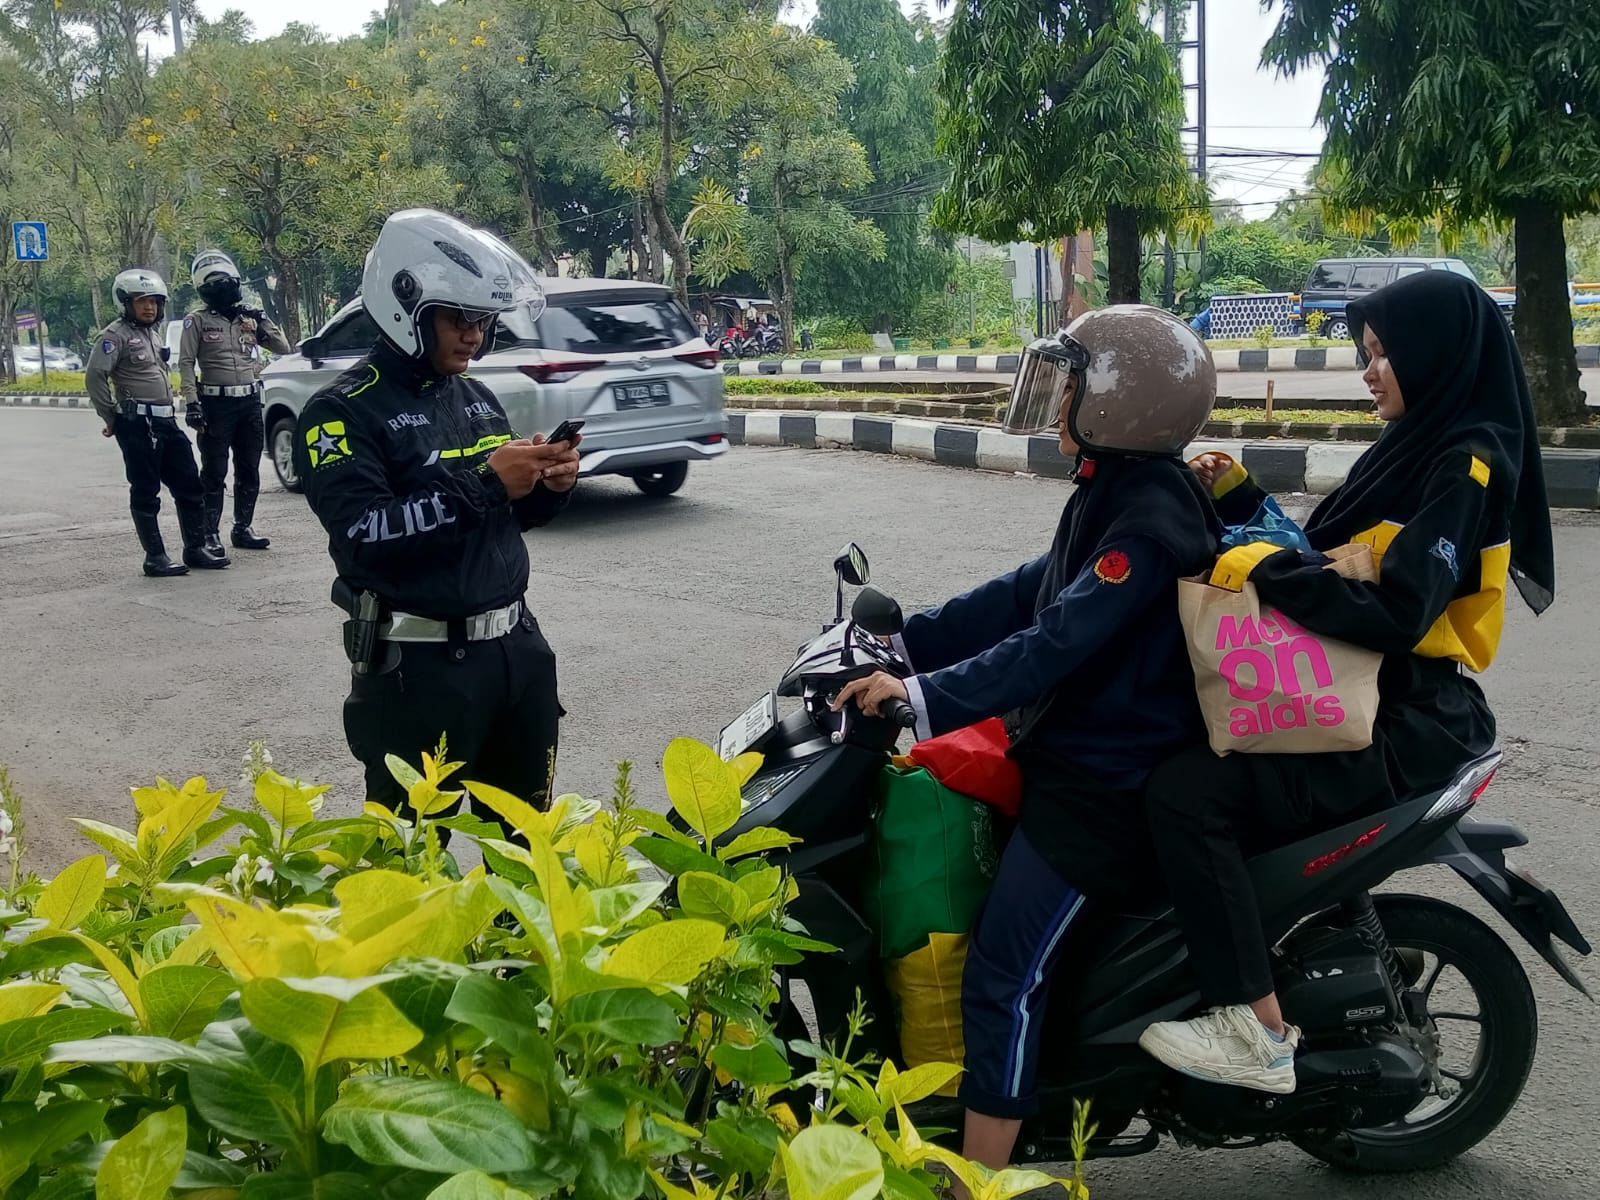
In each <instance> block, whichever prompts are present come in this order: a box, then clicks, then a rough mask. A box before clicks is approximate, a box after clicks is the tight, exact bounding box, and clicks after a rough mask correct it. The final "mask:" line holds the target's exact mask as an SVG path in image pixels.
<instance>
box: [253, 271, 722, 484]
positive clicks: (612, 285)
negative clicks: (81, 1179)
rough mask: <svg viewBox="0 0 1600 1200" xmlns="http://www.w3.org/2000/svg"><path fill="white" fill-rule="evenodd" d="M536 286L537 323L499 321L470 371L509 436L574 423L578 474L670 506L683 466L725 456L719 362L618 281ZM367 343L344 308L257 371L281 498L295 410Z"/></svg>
mask: <svg viewBox="0 0 1600 1200" xmlns="http://www.w3.org/2000/svg"><path fill="white" fill-rule="evenodd" d="M540 282H541V283H542V284H543V285H544V290H545V295H546V297H547V298H548V301H549V303H548V305H547V306H546V308H545V311H544V314H543V315H542V316H541V317H539V319H538V320H537V321H534V322H532V323H531V324H530V323H529V322H528V321H527V319H526V317H525V316H523V315H522V314H520V313H512V314H509V315H508V316H507V317H506V318H505V319H504V320H502V321H501V322H500V323H499V326H498V329H497V331H496V334H495V340H494V345H493V346H492V347H491V348H490V349H489V351H488V352H487V353H486V354H484V356H483V357H482V358H481V359H479V360H478V361H477V362H476V363H474V364H473V367H472V375H473V378H475V379H481V380H482V381H483V382H484V383H486V384H487V385H488V386H489V387H490V388H491V389H493V391H494V394H495V396H496V397H498V398H499V400H500V403H501V405H502V406H503V407H504V408H505V410H506V415H507V416H509V417H510V418H511V427H512V428H513V429H515V430H516V431H517V432H518V433H520V434H523V435H524V436H531V435H532V434H535V433H549V432H550V431H551V430H553V429H554V428H555V427H556V426H557V425H559V424H560V423H561V422H562V421H564V420H566V419H567V418H568V417H571V418H574V419H578V420H583V421H584V422H586V424H585V425H584V427H583V449H582V453H583V460H582V467H581V469H580V473H581V474H583V475H586V476H587V475H626V476H628V477H629V478H631V479H632V480H633V481H634V483H635V484H637V485H638V487H639V490H640V491H642V492H644V493H645V494H646V495H650V496H670V495H671V494H672V493H673V492H676V491H677V490H678V489H679V488H681V487H682V486H683V482H684V480H685V479H686V478H687V477H688V474H689V464H690V463H691V462H701V461H704V460H706V459H712V458H716V457H718V456H719V455H722V454H726V453H727V451H728V437H727V431H728V421H727V417H726V416H724V415H723V411H722V365H721V362H720V361H719V356H718V354H717V351H716V350H714V349H712V348H711V346H710V345H708V344H707V343H706V341H705V339H704V338H702V337H701V336H700V333H699V330H697V329H696V328H695V325H694V322H693V321H692V320H690V318H689V314H688V313H686V312H684V310H683V308H682V307H681V306H680V305H679V304H678V302H677V301H676V300H674V299H673V297H672V293H671V291H670V290H668V289H667V288H665V287H662V286H660V285H659V284H653V283H637V282H634V281H632V280H624V279H544V280H541V281H540ZM377 339H378V328H377V325H376V324H374V323H373V320H372V318H371V317H369V316H368V315H367V313H366V310H365V309H364V308H362V307H361V302H360V300H355V301H352V302H351V303H349V304H347V305H345V306H344V307H343V308H342V309H340V310H339V312H338V313H337V314H336V315H335V316H334V318H333V319H332V320H331V321H329V322H328V323H327V324H326V325H325V326H323V328H322V329H321V330H320V331H319V332H318V333H317V335H316V336H315V337H310V338H307V339H306V340H305V341H303V342H301V343H300V347H299V349H298V350H296V351H295V352H294V353H293V354H284V355H280V356H279V357H278V358H276V359H274V360H273V361H272V362H271V363H270V364H268V365H267V366H266V367H265V368H264V369H263V370H262V372H261V382H262V384H263V385H264V387H265V396H264V397H263V402H264V404H265V405H266V422H267V446H268V448H269V451H270V453H271V455H272V465H273V466H274V467H275V468H276V469H277V472H278V480H279V482H280V483H282V484H283V486H284V487H286V488H288V489H289V490H290V491H291V492H297V491H299V490H300V480H299V478H298V477H297V476H296V475H295V470H294V458H293V454H292V451H293V448H294V427H295V420H296V419H297V418H298V417H299V415H300V410H301V409H302V408H303V407H305V404H306V401H308V400H310V399H311V397H312V395H314V394H315V393H316V392H317V391H318V390H319V389H321V388H323V387H325V386H327V385H328V384H329V383H331V382H332V381H333V380H334V379H335V378H337V377H338V376H339V375H340V374H341V373H342V372H344V371H346V370H348V369H349V368H350V367H351V366H352V365H354V363H355V362H356V361H357V360H358V359H360V358H361V356H362V355H364V354H366V352H367V351H368V350H370V349H371V348H372V345H373V343H374V342H376V341H377Z"/></svg>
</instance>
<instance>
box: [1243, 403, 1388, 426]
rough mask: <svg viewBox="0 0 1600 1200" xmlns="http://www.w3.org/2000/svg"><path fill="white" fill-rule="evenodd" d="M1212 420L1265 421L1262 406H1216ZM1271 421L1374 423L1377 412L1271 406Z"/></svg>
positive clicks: (1341, 423) (1318, 423) (1377, 419)
mask: <svg viewBox="0 0 1600 1200" xmlns="http://www.w3.org/2000/svg"><path fill="white" fill-rule="evenodd" d="M1211 419H1212V420H1213V421H1265V420H1268V419H1269V418H1268V416H1267V410H1266V409H1264V408H1216V409H1213V410H1212V411H1211ZM1270 419H1271V420H1273V421H1293V422H1295V423H1296V424H1309V425H1374V424H1378V423H1379V420H1380V418H1379V417H1378V414H1377V413H1375V412H1372V411H1370V410H1368V409H1345V408H1280V407H1278V406H1276V405H1274V406H1273V409H1272V416H1271V418H1270Z"/></svg>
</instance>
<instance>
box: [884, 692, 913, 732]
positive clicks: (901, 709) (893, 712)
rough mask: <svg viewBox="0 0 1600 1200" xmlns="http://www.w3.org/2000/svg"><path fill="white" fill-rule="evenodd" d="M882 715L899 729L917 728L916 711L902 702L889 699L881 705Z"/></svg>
mask: <svg viewBox="0 0 1600 1200" xmlns="http://www.w3.org/2000/svg"><path fill="white" fill-rule="evenodd" d="M882 711H883V715H884V716H885V717H886V718H887V719H888V720H889V721H890V722H891V723H893V724H895V725H898V726H900V728H901V729H915V728H916V727H917V710H916V709H914V708H912V707H911V705H909V704H907V703H906V702H905V701H904V700H900V699H896V698H891V699H888V700H885V701H884V702H883V705H882Z"/></svg>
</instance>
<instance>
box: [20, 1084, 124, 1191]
mask: <svg viewBox="0 0 1600 1200" xmlns="http://www.w3.org/2000/svg"><path fill="white" fill-rule="evenodd" d="M108 1107H110V1106H109V1105H107V1104H104V1103H100V1102H95V1101H89V1100H57V1101H55V1102H53V1103H51V1104H49V1105H48V1106H46V1107H45V1108H44V1109H43V1110H41V1111H40V1112H38V1113H36V1114H35V1115H33V1116H31V1117H27V1118H24V1119H22V1120H17V1119H12V1120H9V1121H7V1122H6V1124H5V1126H4V1128H0V1196H4V1195H7V1194H8V1193H7V1192H6V1189H7V1188H9V1187H10V1186H11V1185H12V1184H13V1183H15V1182H16V1181H17V1180H18V1179H19V1178H20V1177H21V1176H22V1173H23V1172H24V1171H26V1170H27V1169H28V1165H29V1164H30V1163H35V1162H43V1161H45V1160H46V1159H48V1158H49V1157H50V1156H51V1155H52V1154H54V1153H55V1152H56V1151H57V1150H59V1149H61V1147H63V1146H65V1145H67V1144H68V1143H69V1142H74V1141H76V1140H77V1139H78V1138H80V1137H82V1136H83V1135H84V1134H86V1133H89V1132H90V1131H91V1130H93V1129H95V1128H97V1127H98V1126H99V1124H100V1122H101V1121H102V1120H104V1119H105V1115H106V1109H107V1108H108ZM31 1194H32V1195H35V1196H37V1195H38V1194H39V1193H38V1192H37V1191H34V1192H32V1193H31Z"/></svg>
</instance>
